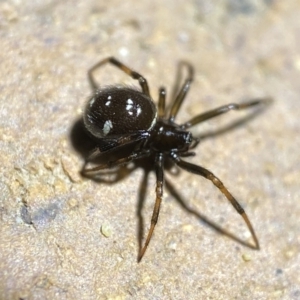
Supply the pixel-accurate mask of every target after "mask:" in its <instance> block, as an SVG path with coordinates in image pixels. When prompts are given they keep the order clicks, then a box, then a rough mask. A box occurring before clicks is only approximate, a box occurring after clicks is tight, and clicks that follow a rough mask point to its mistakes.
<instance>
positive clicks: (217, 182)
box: [172, 154, 259, 249]
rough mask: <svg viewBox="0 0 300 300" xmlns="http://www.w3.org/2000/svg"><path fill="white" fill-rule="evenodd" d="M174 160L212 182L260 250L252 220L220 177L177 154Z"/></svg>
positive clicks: (187, 169)
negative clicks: (237, 214)
mask: <svg viewBox="0 0 300 300" xmlns="http://www.w3.org/2000/svg"><path fill="white" fill-rule="evenodd" d="M172 158H173V160H174V161H175V163H176V164H177V165H178V166H179V167H180V168H182V169H184V170H186V171H188V172H190V173H194V174H197V175H201V176H203V177H205V178H206V179H208V180H210V181H211V182H212V183H213V184H214V185H215V186H216V187H217V188H218V189H219V190H220V191H221V192H222V193H223V194H224V195H225V197H226V198H227V199H228V200H229V202H230V203H231V204H232V206H233V207H234V208H235V210H236V211H237V212H238V213H239V214H240V215H241V216H242V218H243V219H244V221H245V223H246V225H247V227H248V229H249V231H250V232H251V235H252V238H253V240H254V243H255V249H259V242H258V239H257V237H256V234H255V231H254V229H253V227H252V225H251V223H250V220H249V218H248V216H247V214H246V212H245V211H244V209H243V208H242V207H241V206H240V204H239V203H238V202H237V200H236V199H235V198H234V197H233V196H232V195H231V193H230V192H229V191H228V189H227V188H226V187H225V186H224V184H223V183H222V181H221V180H220V179H219V178H218V177H216V176H215V175H214V174H213V173H212V172H210V171H209V170H207V169H205V168H203V167H201V166H197V165H194V164H191V163H188V162H186V161H183V160H181V159H180V158H179V157H178V156H177V155H176V154H175V155H173V157H172Z"/></svg>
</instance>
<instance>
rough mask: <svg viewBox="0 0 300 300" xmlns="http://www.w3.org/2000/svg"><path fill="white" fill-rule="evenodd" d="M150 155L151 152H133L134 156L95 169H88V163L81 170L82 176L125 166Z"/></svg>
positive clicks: (109, 162)
mask: <svg viewBox="0 0 300 300" xmlns="http://www.w3.org/2000/svg"><path fill="white" fill-rule="evenodd" d="M148 155H150V150H147V151H145V150H144V151H138V152H133V153H132V154H130V155H128V156H127V157H123V158H120V159H117V160H115V161H108V162H107V163H106V164H101V165H99V166H97V167H94V168H86V165H87V163H85V164H84V166H83V168H82V170H81V174H82V175H83V176H88V175H89V174H90V173H96V172H98V171H101V170H105V169H110V168H114V167H117V166H121V165H125V164H128V163H129V162H131V161H133V160H136V159H140V158H143V157H146V156H148Z"/></svg>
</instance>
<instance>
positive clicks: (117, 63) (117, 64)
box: [88, 57, 150, 97]
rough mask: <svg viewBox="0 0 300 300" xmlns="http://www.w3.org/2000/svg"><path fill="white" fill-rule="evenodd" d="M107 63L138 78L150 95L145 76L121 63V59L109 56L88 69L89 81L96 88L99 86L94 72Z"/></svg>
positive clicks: (146, 92) (143, 88)
mask: <svg viewBox="0 0 300 300" xmlns="http://www.w3.org/2000/svg"><path fill="white" fill-rule="evenodd" d="M106 63H110V64H112V65H114V66H115V67H117V68H119V69H121V70H122V71H123V72H125V73H126V74H128V75H129V76H130V77H131V78H133V79H135V80H138V81H139V84H140V86H141V88H142V90H143V93H144V94H146V95H147V96H149V97H150V92H149V87H148V83H147V80H146V78H144V77H143V76H142V75H141V74H139V73H137V72H135V71H133V70H132V69H130V68H129V67H127V66H126V65H124V64H123V63H121V62H120V61H118V60H117V59H115V58H114V57H107V58H105V59H103V60H101V61H100V62H98V63H97V64H96V65H95V66H93V67H92V68H91V69H90V70H89V71H88V77H89V81H90V84H91V86H92V88H93V89H94V90H97V89H99V86H98V84H97V83H96V81H95V79H94V76H93V72H94V71H95V70H96V69H98V68H100V67H101V66H103V65H104V64H106Z"/></svg>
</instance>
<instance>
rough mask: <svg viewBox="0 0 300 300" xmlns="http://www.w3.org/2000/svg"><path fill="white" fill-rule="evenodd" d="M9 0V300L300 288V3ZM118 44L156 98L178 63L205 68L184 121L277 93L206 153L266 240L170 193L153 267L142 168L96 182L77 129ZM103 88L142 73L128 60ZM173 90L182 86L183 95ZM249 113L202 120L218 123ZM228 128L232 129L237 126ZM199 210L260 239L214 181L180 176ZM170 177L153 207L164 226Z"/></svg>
mask: <svg viewBox="0 0 300 300" xmlns="http://www.w3.org/2000/svg"><path fill="white" fill-rule="evenodd" d="M29 2H30V1H27V3H26V4H25V2H24V3H22V2H21V1H7V2H5V1H2V2H1V3H0V41H1V51H0V61H1V63H0V76H1V77H0V78H1V80H0V90H1V98H0V155H1V166H0V170H1V179H0V180H1V181H0V197H1V199H0V201H1V202H0V220H1V226H0V230H1V232H0V295H1V296H0V298H1V299H251V300H253V299H299V298H300V279H299V278H300V276H299V265H300V258H299V253H300V251H299V250H300V225H299V224H300V223H299V217H300V199H299V183H300V182H299V180H300V179H299V178H300V171H299V170H300V155H299V145H300V144H299V141H300V135H299V132H300V122H299V116H300V105H299V101H300V100H299V99H300V82H299V78H300V77H299V72H300V54H299V53H300V19H299V14H300V2H299V1H296V0H294V1H279V0H265V1H250V0H243V1H234V0H227V1H225V0H224V1H204V0H195V1H176V3H175V2H174V1H158V0H153V1H132V0H128V1H119V0H113V1H107V3H109V4H104V3H105V1H92V0H87V1H71V0H69V1H60V2H59V1H53V0H52V1H51V0H48V1H31V2H30V3H29ZM108 55H114V56H116V57H118V58H119V59H120V60H122V61H123V62H124V63H126V64H127V65H129V66H131V67H132V68H134V69H135V70H137V71H139V72H141V73H142V74H143V75H145V76H146V78H147V79H148V81H149V83H150V87H151V92H152V95H153V98H154V99H156V98H157V89H158V87H159V86H160V85H162V84H163V85H165V86H166V87H168V91H170V90H171V89H170V87H172V85H173V82H174V76H175V73H176V72H175V71H176V64H177V62H178V61H179V60H180V59H186V60H188V61H190V62H191V63H192V64H193V65H194V67H195V70H196V77H195V81H194V83H193V86H192V89H191V91H190V94H189V95H188V99H187V101H186V102H185V104H184V105H183V107H182V110H181V113H180V116H179V120H182V121H184V120H186V119H187V118H189V117H191V116H192V115H195V114H197V113H200V112H202V111H204V110H208V109H211V108H214V107H217V106H220V105H224V104H226V103H230V102H242V101H245V100H247V99H250V98H256V97H265V96H270V97H273V99H274V102H273V104H272V105H270V106H269V107H268V109H266V110H265V111H263V112H262V113H259V114H257V115H255V116H254V117H253V118H250V119H249V120H246V121H245V122H244V123H243V124H242V126H237V127H236V128H234V129H232V130H228V131H225V132H223V134H215V135H214V136H212V137H211V138H207V139H204V140H203V143H202V144H201V145H199V147H198V148H197V151H196V152H197V156H196V157H193V158H190V160H191V161H193V162H195V163H197V164H201V165H202V166H205V167H207V168H209V169H210V170H212V171H214V173H215V174H217V175H218V177H220V178H221V179H222V180H223V182H224V183H225V185H226V186H227V187H228V188H229V189H230V191H231V192H232V193H233V194H234V195H235V196H236V197H237V198H238V199H239V201H240V203H241V204H242V205H243V207H244V208H245V209H246V211H247V213H248V215H249V217H250V219H251V221H252V223H253V225H254V227H255V230H256V232H257V235H258V237H259V240H260V243H261V250H260V251H255V250H252V249H250V248H248V247H245V246H243V245H242V244H240V243H238V242H237V241H235V240H233V239H230V238H226V237H225V236H224V235H222V234H219V233H217V232H216V231H214V230H213V229H212V228H211V226H205V225H204V224H203V222H199V219H198V218H196V217H195V216H194V215H191V214H190V213H188V212H187V211H185V210H184V209H182V208H181V207H180V205H178V203H177V202H176V201H175V200H174V197H173V196H172V193H171V192H170V190H166V191H165V196H164V202H163V205H162V209H161V214H160V219H159V222H158V225H157V228H156V231H155V234H154V237H153V239H152V241H151V243H150V247H149V249H148V251H147V253H146V255H145V257H144V259H143V261H142V262H141V263H140V264H137V262H136V258H137V250H138V243H137V224H138V219H137V217H136V210H137V205H138V193H139V188H140V184H141V181H142V177H143V171H142V169H140V168H139V169H137V170H135V171H133V172H132V173H131V174H130V176H126V177H125V178H123V179H122V180H119V181H118V182H117V183H116V184H107V183H98V182H95V181H93V180H85V179H82V178H81V177H80V175H79V173H78V172H79V170H80V168H81V166H82V163H83V157H82V155H80V153H79V152H78V151H76V150H75V149H74V147H73V145H72V142H71V138H70V134H71V132H72V130H73V131H74V124H75V122H76V120H77V119H78V118H79V117H80V114H81V108H82V107H83V106H84V103H85V101H86V99H87V98H88V96H89V94H90V93H91V91H90V87H89V84H88V81H87V78H86V72H87V70H88V68H89V67H91V66H92V65H93V64H95V63H96V62H97V61H99V60H100V59H102V58H104V57H106V56H108ZM97 78H98V79H99V82H101V83H103V84H113V83H120V82H121V83H122V82H123V83H128V84H135V83H133V82H132V80H130V79H129V78H127V77H126V75H124V74H123V73H121V72H120V71H118V70H116V69H114V68H112V67H106V68H104V69H103V70H101V71H100V70H99V73H97ZM169 94H170V93H169ZM252 112H253V110H249V111H248V112H231V113H229V114H227V115H226V116H222V117H220V118H217V119H214V120H211V121H209V122H207V123H205V124H203V125H201V126H198V127H197V128H196V129H195V130H194V132H195V134H202V135H205V134H206V133H209V132H210V133H211V132H215V131H218V129H222V128H226V127H227V126H230V125H231V124H233V123H235V122H237V121H238V120H240V119H241V118H242V119H243V118H244V119H245V118H246V119H247V116H249V114H250V115H251V113H252ZM221 131H222V130H221ZM167 178H168V180H169V181H170V182H172V184H173V185H174V187H175V188H176V189H177V191H178V192H179V194H180V196H181V198H182V199H183V200H184V201H185V202H186V203H187V204H188V205H189V206H191V207H193V208H195V209H196V210H197V211H198V213H199V214H203V215H204V216H206V218H208V219H209V220H210V221H212V222H215V223H216V224H218V225H219V226H221V227H222V228H223V229H227V230H230V232H232V233H234V234H235V235H236V237H238V238H240V239H242V240H243V241H246V242H251V237H250V235H249V233H248V231H247V228H246V226H245V224H244V223H243V221H242V220H241V218H240V217H239V216H238V215H237V214H236V213H235V212H234V210H233V209H232V207H230V205H229V204H228V203H227V202H226V200H225V199H224V197H223V196H222V195H221V194H220V193H219V192H218V191H217V190H216V189H215V188H214V187H213V186H212V184H211V183H210V182H208V181H206V180H204V179H202V178H199V177H197V176H195V175H191V174H187V173H185V172H180V174H179V175H178V176H170V175H169V176H167ZM154 189H155V178H154V176H153V175H151V176H150V178H149V184H148V189H147V193H148V194H147V199H146V203H145V205H144V210H143V212H144V216H145V226H146V228H148V224H149V222H150V217H151V209H152V205H153V201H154Z"/></svg>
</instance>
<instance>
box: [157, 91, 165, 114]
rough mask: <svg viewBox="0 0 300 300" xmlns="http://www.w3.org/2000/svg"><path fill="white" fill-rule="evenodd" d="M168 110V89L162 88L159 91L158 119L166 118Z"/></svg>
mask: <svg viewBox="0 0 300 300" xmlns="http://www.w3.org/2000/svg"><path fill="white" fill-rule="evenodd" d="M165 109H166V89H165V88H164V87H161V88H160V89H159V98H158V117H159V118H163V117H164V116H165Z"/></svg>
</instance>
